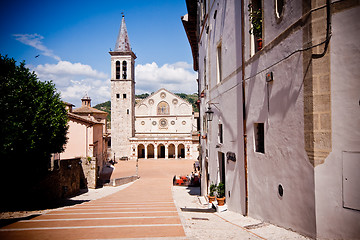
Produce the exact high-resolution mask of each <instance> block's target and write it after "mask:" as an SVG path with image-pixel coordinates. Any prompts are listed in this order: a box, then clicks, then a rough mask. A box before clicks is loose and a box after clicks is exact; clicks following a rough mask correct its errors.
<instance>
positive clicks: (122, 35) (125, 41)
mask: <svg viewBox="0 0 360 240" xmlns="http://www.w3.org/2000/svg"><path fill="white" fill-rule="evenodd" d="M114 51H115V52H131V48H130V41H129V36H128V33H127V29H126V24H125V16H124V15H122V20H121V26H120V30H119V35H118V37H117V40H116V44H115V50H114Z"/></svg>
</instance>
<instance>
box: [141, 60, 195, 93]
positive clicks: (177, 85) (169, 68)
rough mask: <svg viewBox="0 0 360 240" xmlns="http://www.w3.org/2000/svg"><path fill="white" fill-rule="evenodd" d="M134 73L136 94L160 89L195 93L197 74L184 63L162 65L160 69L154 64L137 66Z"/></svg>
mask: <svg viewBox="0 0 360 240" xmlns="http://www.w3.org/2000/svg"><path fill="white" fill-rule="evenodd" d="M135 71H136V73H135V79H136V93H137V94H141V93H144V92H155V91H157V90H158V89H160V88H166V89H167V90H169V91H172V92H176V93H180V92H183V93H194V92H197V84H196V78H197V74H196V72H194V71H193V70H192V66H191V65H190V64H188V63H186V62H177V63H174V64H164V65H163V66H161V67H159V66H158V65H157V64H156V63H155V62H153V63H147V64H144V65H141V64H138V65H137V66H136V69H135Z"/></svg>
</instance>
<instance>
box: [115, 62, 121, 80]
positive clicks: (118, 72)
mask: <svg viewBox="0 0 360 240" xmlns="http://www.w3.org/2000/svg"><path fill="white" fill-rule="evenodd" d="M115 65H116V79H120V62H119V61H116V63H115Z"/></svg>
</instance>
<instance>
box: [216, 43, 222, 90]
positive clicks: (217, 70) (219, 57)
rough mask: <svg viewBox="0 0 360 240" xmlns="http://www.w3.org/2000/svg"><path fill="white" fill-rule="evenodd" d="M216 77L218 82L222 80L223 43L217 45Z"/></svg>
mask: <svg viewBox="0 0 360 240" xmlns="http://www.w3.org/2000/svg"><path fill="white" fill-rule="evenodd" d="M216 60H217V61H216V77H217V83H219V82H221V72H222V66H221V64H222V61H221V45H219V46H218V47H217V56H216Z"/></svg>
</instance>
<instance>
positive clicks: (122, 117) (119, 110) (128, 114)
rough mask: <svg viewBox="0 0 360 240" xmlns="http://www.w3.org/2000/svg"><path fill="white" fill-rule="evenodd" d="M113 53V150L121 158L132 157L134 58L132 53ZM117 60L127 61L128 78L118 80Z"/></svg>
mask: <svg viewBox="0 0 360 240" xmlns="http://www.w3.org/2000/svg"><path fill="white" fill-rule="evenodd" d="M111 54H113V55H112V56H111V151H112V152H113V154H114V153H115V155H116V158H117V159H119V158H121V157H126V156H127V157H130V155H131V146H130V142H129V138H130V137H133V136H134V133H135V127H134V117H135V110H134V106H135V76H134V71H133V69H132V67H133V66H134V58H133V57H132V56H131V55H130V54H128V55H116V54H117V53H116V52H112V53H111ZM117 60H119V61H120V62H123V61H124V60H125V61H127V68H128V69H127V79H121V80H116V77H115V71H116V66H115V62H116V61H117ZM130 65H131V66H130ZM121 69H122V68H121ZM117 94H119V98H117ZM123 94H126V98H124V97H123Z"/></svg>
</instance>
